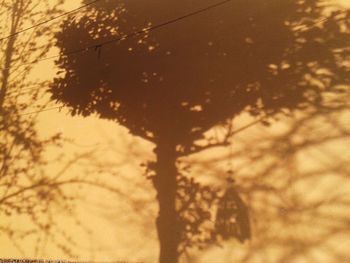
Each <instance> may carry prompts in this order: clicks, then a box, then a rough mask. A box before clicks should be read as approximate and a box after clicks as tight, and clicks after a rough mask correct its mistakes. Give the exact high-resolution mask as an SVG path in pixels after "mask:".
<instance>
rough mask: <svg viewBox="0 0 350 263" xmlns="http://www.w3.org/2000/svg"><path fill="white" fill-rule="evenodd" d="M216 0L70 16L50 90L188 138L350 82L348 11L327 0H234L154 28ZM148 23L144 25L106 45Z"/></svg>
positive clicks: (145, 130)
mask: <svg viewBox="0 0 350 263" xmlns="http://www.w3.org/2000/svg"><path fill="white" fill-rule="evenodd" d="M210 4H212V2H210V1H200V2H198V1H166V2H164V1H163V2H162V1H158V0H152V1H147V2H139V1H138V2H130V3H125V4H124V3H121V2H120V1H113V0H110V1H104V2H101V3H97V4H96V5H94V6H93V7H90V9H89V10H88V12H87V13H86V14H85V15H83V16H81V17H78V18H76V19H74V20H66V21H65V22H64V23H63V24H62V31H61V32H60V33H58V34H57V46H58V47H59V48H60V52H61V53H60V58H59V59H58V60H57V61H56V63H57V66H58V67H59V68H60V70H61V71H62V72H63V74H60V75H58V77H57V78H56V79H55V80H54V82H53V84H52V86H51V92H52V98H53V99H55V100H57V101H59V102H61V103H63V104H65V105H66V106H68V107H69V108H70V109H71V112H72V114H73V115H74V114H82V115H84V116H87V115H90V114H94V113H97V114H98V115H99V116H100V117H101V118H105V119H110V120H115V121H117V122H119V123H120V124H122V125H124V126H126V127H127V128H128V129H129V130H130V132H131V133H132V134H134V135H138V136H141V137H143V138H146V139H148V140H151V141H157V138H158V137H159V136H162V137H170V138H172V140H173V141H176V143H177V144H178V145H180V146H183V147H188V146H190V145H191V143H192V142H193V141H194V140H195V139H198V138H200V137H201V136H202V134H203V132H205V131H207V130H208V129H210V128H211V127H213V126H214V125H216V124H218V123H220V122H222V121H224V120H225V119H227V118H229V117H233V116H235V115H237V114H239V113H241V112H242V111H243V110H249V112H250V113H251V114H253V115H262V114H272V113H275V112H280V111H289V110H292V109H296V108H302V107H305V106H307V105H310V104H312V105H314V106H317V105H318V104H319V103H320V102H321V101H322V92H321V91H325V90H329V89H334V88H336V87H337V86H338V85H342V84H345V83H348V82H349V74H348V68H347V67H345V65H344V64H343V63H342V62H343V55H344V52H345V51H344V50H343V48H344V47H347V46H348V44H349V41H350V38H349V33H348V32H347V31H346V30H344V29H345V27H346V26H348V18H349V16H348V14H346V13H341V12H333V13H331V15H329V16H327V17H326V13H325V11H326V1H322V0H307V1H306V0H305V1H295V0H286V1H277V0H272V1H271V0H264V1H243V0H238V1H232V2H230V1H228V2H226V3H225V4H223V5H222V6H217V7H214V8H212V9H210V10H206V11H203V12H202V13H198V14H195V15H193V16H189V17H186V18H184V19H182V20H178V21H177V22H174V23H170V24H167V25H166V26H164V27H158V28H156V29H155V30H152V28H151V29H149V28H150V27H152V26H157V25H159V24H160V23H162V22H166V21H168V20H171V19H173V18H174V17H175V18H176V15H178V16H180V15H184V14H187V13H189V11H190V12H192V11H196V10H198V9H200V7H206V6H208V5H210ZM170 11H171V12H170ZM325 18H326V19H325ZM142 28H144V29H145V30H144V34H136V36H134V37H129V38H127V39H124V40H121V41H118V42H117V43H111V44H108V45H102V46H99V43H103V42H104V41H110V40H113V39H116V38H118V37H123V36H125V35H127V34H129V33H130V32H133V31H135V30H139V29H142ZM94 45H96V46H95V51H97V52H95V51H94V48H92V47H93V46H94ZM86 47H90V48H87V49H86V52H84V53H82V54H76V53H74V52H71V51H74V50H79V49H81V48H86ZM96 49H97V50H96ZM62 72H61V73H62ZM175 131H176V132H175Z"/></svg>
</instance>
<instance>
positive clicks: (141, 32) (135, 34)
mask: <svg viewBox="0 0 350 263" xmlns="http://www.w3.org/2000/svg"><path fill="white" fill-rule="evenodd" d="M97 1H100V0H96V1H94V2H97ZM231 1H232V0H224V1H221V2H218V3H216V4H212V5H209V6H207V7H204V8H202V9H199V10H197V11H193V12H190V13H188V14H185V15H182V16H180V17H177V18H174V19H170V20H168V21H165V22H163V23H160V24H157V25H154V26H150V27H146V28H143V29H141V30H138V31H134V32H131V33H129V34H126V35H124V36H122V37H118V38H114V39H111V40H107V41H104V42H101V43H98V44H94V45H90V46H86V47H84V48H79V49H76V50H72V51H68V52H66V53H65V54H64V55H72V54H78V53H83V52H87V51H89V50H96V49H101V48H102V47H103V46H105V45H109V44H112V43H116V42H119V41H122V40H125V39H128V38H131V37H134V36H138V35H141V34H145V33H147V32H149V31H153V30H156V29H158V28H161V27H164V26H167V25H169V24H173V23H176V22H178V21H180V20H183V19H186V18H189V17H191V16H194V15H197V14H200V13H203V12H206V11H208V10H210V9H213V8H216V7H219V6H222V5H224V4H226V3H228V2H231ZM94 2H91V3H94ZM91 3H89V4H91ZM348 12H349V10H344V11H339V13H348ZM328 19H329V17H326V18H323V19H320V20H318V21H316V22H314V23H313V25H310V26H308V25H301V26H300V27H299V28H297V29H295V30H294V32H299V31H303V30H310V29H312V28H314V27H315V26H316V25H318V24H320V23H323V22H325V21H327V20H328ZM60 56H61V55H53V56H49V57H46V58H42V59H36V60H33V61H31V62H27V63H23V64H20V65H18V67H21V66H26V65H31V64H35V63H38V62H42V61H48V60H52V59H55V58H59V57H60ZM18 67H17V68H18ZM3 69H9V68H3Z"/></svg>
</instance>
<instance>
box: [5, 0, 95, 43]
mask: <svg viewBox="0 0 350 263" xmlns="http://www.w3.org/2000/svg"><path fill="white" fill-rule="evenodd" d="M98 1H101V0H94V1H91V2H89V3H87V4H85V5H82V6H79V7H78V8H75V9H73V10H70V11H68V12H65V13H63V14H60V15H58V16H55V17H53V18H51V19H48V20H45V21H42V22H40V23H38V24H35V25H32V26H30V27H27V28H24V29H22V30H19V31H17V32H15V33H12V34H10V35H7V36H5V37H2V38H0V42H1V41H3V40H5V39H8V38H12V37H15V36H17V35H19V34H21V33H24V32H26V31H28V30H31V29H33V28H36V27H38V26H42V25H44V24H46V23H49V22H51V21H53V20H56V19H58V18H61V17H64V16H67V15H70V14H73V13H75V12H77V11H80V10H81V9H84V8H86V7H88V6H90V5H92V4H95V3H96V2H98Z"/></svg>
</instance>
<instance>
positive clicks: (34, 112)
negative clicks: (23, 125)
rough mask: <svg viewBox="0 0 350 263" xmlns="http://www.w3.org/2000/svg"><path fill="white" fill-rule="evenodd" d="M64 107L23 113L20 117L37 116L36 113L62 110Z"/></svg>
mask: <svg viewBox="0 0 350 263" xmlns="http://www.w3.org/2000/svg"><path fill="white" fill-rule="evenodd" d="M62 107H63V106H57V107H50V108H44V109H42V110H38V111H32V112H27V113H23V114H20V116H26V115H32V114H36V113H41V112H45V111H52V110H57V109H62Z"/></svg>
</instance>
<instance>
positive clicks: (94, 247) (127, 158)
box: [0, 0, 350, 263]
mask: <svg viewBox="0 0 350 263" xmlns="http://www.w3.org/2000/svg"><path fill="white" fill-rule="evenodd" d="M339 1H340V3H341V4H342V5H343V6H344V8H345V7H350V1H348V0H339ZM65 2H66V3H65V4H64V8H65V9H67V10H71V9H73V8H76V7H78V6H79V5H80V4H81V3H80V1H76V0H74V1H65ZM53 23H54V24H57V23H58V21H56V22H53ZM55 52H57V51H55V50H53V51H52V54H55ZM55 72H56V69H55V68H54V66H53V62H52V61H45V62H41V63H39V64H38V65H37V67H36V69H35V73H34V75H33V78H49V79H50V78H51V77H53V76H54V75H55ZM41 100H42V102H45V101H47V100H48V97H47V98H41ZM50 106H52V107H54V106H55V104H50ZM336 119H337V120H338V121H340V122H341V123H344V124H346V123H348V124H349V122H350V115H349V112H347V115H342V116H336ZM251 121H252V119H251V118H250V117H248V116H246V115H245V114H243V115H242V116H240V117H239V118H238V119H237V121H235V124H234V127H235V129H239V128H240V127H243V126H244V125H245V124H248V123H250V122H251ZM291 123H292V121H291V120H290V119H283V120H281V121H280V122H279V123H276V124H274V125H272V126H271V127H264V126H262V125H256V126H253V127H251V128H249V129H247V130H245V131H244V132H241V133H239V134H237V135H236V136H235V137H234V139H233V142H232V146H231V147H227V148H223V149H217V150H215V151H207V152H204V153H202V154H198V155H196V156H191V157H189V158H185V160H184V162H185V163H186V162H188V163H193V173H194V175H196V176H197V177H198V178H200V180H202V182H206V183H210V184H217V185H223V183H224V181H225V176H222V175H220V174H219V175H218V178H219V179H218V180H216V179H213V178H215V176H216V174H215V173H220V172H221V173H222V172H223V171H225V170H227V168H228V167H229V166H230V167H233V169H234V170H235V169H237V170H239V171H240V172H239V175H241V177H239V179H238V181H239V182H241V183H242V184H244V183H245V182H246V181H249V173H252V171H254V170H256V171H260V170H262V169H263V168H262V167H263V166H264V165H265V166H268V165H269V163H270V162H271V161H274V160H275V159H273V157H271V158H269V157H266V159H264V160H262V161H261V162H258V163H257V164H254V165H252V166H251V167H250V169H252V170H249V171H248V170H246V169H245V168H241V167H243V166H244V165H245V164H246V163H247V162H248V161H249V157H248V155H249V151H248V150H249V147H253V146H249V143H248V142H253V141H254V142H256V144H259V143H260V142H261V141H262V140H263V139H261V138H263V137H264V136H266V138H267V137H269V138H275V137H278V136H280V135H282V134H284V132H285V131H288V129H289V127H290V125H292V124H291ZM312 125H314V126H315V127H317V126H318V128H317V129H318V130H317V129H315V130H317V131H320V129H321V130H322V129H324V131H323V130H322V132H320V136H321V135H322V134H324V133H327V132H331V131H332V127H331V126H330V125H329V124H327V123H324V122H323V120H320V121H319V123H318V124H317V122H315V123H312ZM312 125H311V126H312ZM322 127H323V128H322ZM38 131H39V134H40V136H42V137H43V138H45V137H48V136H50V135H52V134H55V133H58V132H59V133H62V135H63V136H64V137H65V138H68V139H69V141H68V142H66V143H65V144H63V145H62V147H61V149H59V150H57V149H48V150H47V158H48V159H49V160H53V161H52V162H51V163H50V166H49V169H48V173H49V174H52V176H54V175H55V173H56V172H57V171H59V170H61V169H62V167H63V166H64V162H63V161H62V162H56V161H54V160H55V158H56V157H57V156H58V155H59V154H62V153H64V156H63V160H65V161H68V160H70V159H72V158H76V157H77V156H80V155H84V154H85V155H87V156H92V158H93V161H90V162H89V161H87V160H85V159H84V158H82V159H81V160H80V159H79V158H78V161H77V162H76V164H75V165H73V166H72V168H71V169H70V170H68V171H67V175H66V176H68V177H70V176H75V175H78V176H82V177H84V176H85V174H84V173H86V176H92V177H91V178H93V179H96V178H97V174H96V175H91V174H88V173H87V171H90V170H89V169H95V170H94V171H96V170H98V169H97V168H96V167H97V166H98V165H100V166H102V167H103V169H102V170H103V171H102V172H101V173H99V174H98V176H99V180H102V181H103V182H104V183H107V184H111V185H117V186H120V189H121V192H122V193H111V192H108V191H106V190H102V189H98V188H89V187H82V188H78V186H77V185H72V186H67V188H66V191H67V192H70V193H72V194H76V195H77V197H78V201H77V203H76V207H77V210H76V215H75V216H74V217H72V216H70V215H69V214H68V213H66V212H67V211H59V210H58V214H57V221H58V222H59V224H60V226H61V228H62V229H63V230H64V231H65V232H67V233H69V234H70V235H72V236H73V238H74V239H76V240H78V242H79V244H78V246H77V247H78V249H77V253H78V259H79V260H81V261H83V260H96V261H116V260H125V261H130V262H133V261H144V262H149V263H151V262H156V261H157V258H158V240H157V234H156V229H155V223H154V221H155V218H156V215H157V203H156V200H155V196H156V193H155V190H154V189H153V187H152V184H151V182H150V181H149V180H147V179H146V178H145V176H144V175H143V169H142V167H141V166H140V164H141V163H143V162H145V161H147V160H153V159H154V155H153V152H152V149H153V147H154V145H152V144H151V143H149V142H146V141H144V140H142V139H140V138H136V137H133V136H131V135H130V134H129V133H128V131H127V130H126V129H125V128H123V127H121V126H119V125H118V124H116V123H114V122H112V121H106V120H101V119H98V118H96V117H87V118H83V117H71V116H70V115H69V114H67V111H66V110H65V109H62V110H61V111H58V110H52V111H47V112H42V113H41V114H40V116H39V123H38ZM210 132H211V133H214V132H220V128H218V127H216V128H214V129H213V130H211V131H210ZM301 136H302V133H301ZM267 139H268V138H267ZM348 143H349V140H348V139H344V140H334V141H331V142H330V143H325V144H322V146H320V147H318V146H315V147H309V148H307V149H306V150H303V151H301V152H300V153H299V154H298V155H297V156H294V157H295V158H294V159H293V161H294V162H295V164H296V167H297V168H296V171H295V173H298V174H306V173H311V172H314V171H319V170H320V171H322V169H324V167H329V166H330V165H331V164H332V162H333V159H332V158H335V157H334V156H336V157H337V159H339V158H341V159H342V160H344V162H345V161H346V160H350V150H349V149H348V148H349V147H347V145H348ZM87 153H88V154H87ZM240 153H245V154H247V156H242V155H240ZM230 154H231V155H232V156H236V155H235V154H237V158H235V159H234V160H232V162H231V161H229V162H227V161H226V159H225V158H224V157H225V156H227V155H230ZM221 157H222V158H221ZM279 162H282V161H281V160H279ZM208 163H211V164H212V165H213V167H214V169H213V170H211V171H210V170H208V169H207V168H206V164H208ZM94 165H95V166H94ZM90 166H91V167H90ZM92 166H94V167H92ZM288 169H289V168H288V167H284V168H283V167H282V168H280V169H279V170H277V171H276V178H279V177H278V176H279V175H280V174H288ZM107 171H112V173H111V174H108V172H107ZM205 173H207V174H205ZM94 176H95V177H94ZM271 180H272V179H271ZM291 180H292V179H291ZM281 184H282V183H281ZM310 187H311V188H312V191H309V192H308V193H307V192H306V189H310ZM349 187H350V183H349V181H348V180H346V179H344V178H341V177H338V176H332V173H329V174H326V175H325V176H324V177H322V180H310V181H304V182H303V183H300V185H299V183H295V185H294V184H293V189H292V190H288V191H291V192H293V191H294V192H293V193H294V194H293V193H289V192H288V193H286V198H287V197H290V196H293V198H294V197H295V196H299V197H298V198H301V197H300V196H302V197H303V198H305V199H308V200H309V199H310V200H323V199H324V198H325V195H327V194H329V193H332V194H344V195H345V194H347V191H348V189H349ZM295 198H296V199H298V198H297V197H295ZM293 200H294V199H293ZM347 200H349V199H347ZM294 201H295V200H294ZM266 202H272V203H274V202H275V200H273V197H271V200H266ZM276 202H277V201H276ZM256 209H257V211H260V210H259V209H266V208H262V207H260V206H257V208H256ZM325 209H329V211H331V213H334V214H336V213H345V212H347V213H348V212H349V211H338V210H339V208H338V207H332V206H330V207H327V206H326V208H325ZM340 210H341V209H340ZM263 211H265V210H263ZM266 213H267V212H266ZM77 219H78V220H79V221H81V222H82V225H84V227H80V226H77V225H76V220H77ZM6 220H7V219H6V218H5V217H4V216H2V215H0V221H1V222H6V223H8V224H12V225H16V226H18V227H19V228H20V227H21V226H22V225H23V226H25V225H26V224H27V222H26V221H25V220H24V219H22V218H20V217H19V218H18V220H17V221H16V222H7V221H6ZM255 220H256V221H259V220H261V221H264V220H265V219H264V218H262V219H260V218H259V219H255ZM268 220H269V219H268ZM278 220H281V218H278ZM298 220H300V224H299V225H298V227H297V228H290V229H289V228H288V225H287V226H284V225H282V226H280V228H279V227H277V226H274V227H271V229H270V231H272V232H274V231H276V232H278V231H285V236H288V237H290V236H293V235H295V240H297V235H298V234H299V235H302V234H304V232H305V231H310V229H311V230H312V225H310V221H308V219H305V222H308V223H305V225H304V224H303V223H302V222H303V221H302V220H304V219H300V218H299V219H298V218H296V219H295V221H298ZM282 221H283V220H282ZM314 222H315V224H317V223H318V221H317V220H315V221H314ZM279 223H280V224H283V222H280V221H279ZM294 223H295V224H297V223H296V222H294ZM291 224H292V223H291ZM266 225H267V226H266ZM268 227H269V226H268V224H265V225H264V226H261V227H260V226H259V229H258V228H257V229H256V231H257V232H258V231H261V232H262V233H264V232H263V230H264V231H267V230H266V229H264V228H268ZM87 229H88V231H87ZM281 229H282V230H281ZM305 229H306V230H305ZM320 231H322V230H320ZM253 233H254V232H253ZM253 235H254V234H253ZM337 238H338V239H335V240H330V241H329V242H330V243H331V244H332V247H333V246H334V247H336V248H337V249H339V251H340V252H339V253H342V250H346V249H348V247H349V246H350V236H339V237H337ZM254 239H255V238H254V237H253V240H252V241H249V242H248V243H247V244H245V245H240V244H239V243H238V242H236V241H232V242H227V243H225V244H224V245H223V247H222V248H218V247H213V248H211V249H209V250H208V251H204V252H200V256H199V257H195V256H194V255H188V258H187V259H186V258H185V259H184V262H193V263H196V262H198V263H199V262H201V263H211V262H218V263H220V262H222V263H229V262H233V261H231V260H232V259H234V258H244V255H245V253H247V251H250V250H254V251H255V252H254V257H252V258H250V259H249V260H250V261H249V263H261V262H271V263H274V262H275V261H273V260H274V258H275V255H278V254H279V253H281V250H282V248H281V247H283V245H273V246H271V247H268V248H266V249H265V248H263V249H261V251H260V254H259V251H258V250H259V248H258V247H257V246H258V245H257V244H260V243H258V242H256V243H255V240H254ZM257 239H258V238H257ZM291 239H293V238H291ZM259 242H260V241H259ZM333 243H334V244H335V245H334V244H333ZM19 245H20V246H21V247H22V249H23V252H24V253H25V256H26V257H29V258H41V259H70V258H69V257H67V255H65V254H64V253H63V252H62V251H60V250H58V249H57V248H55V246H54V245H53V244H50V242H45V238H44V237H42V239H40V241H39V242H38V241H37V239H35V238H33V239H28V240H23V243H22V244H19ZM35 246H38V247H39V249H38V252H37V253H35V252H34V250H35V249H34V247H35ZM285 246H287V245H285ZM300 249H302V248H300ZM290 253H292V252H290ZM23 256H24V255H23V254H22V253H21V252H20V251H19V250H18V248H16V245H15V244H13V243H11V242H9V240H8V239H7V238H6V237H1V236H0V258H22V257H23ZM312 256H313V259H314V260H315V261H312V262H321V263H328V262H334V261H327V253H325V251H322V250H321V251H317V249H315V250H313V252H312ZM269 259H270V261H269ZM186 260H187V261H186ZM196 260H197V261H196ZM308 260H309V258H308V257H305V258H303V257H298V258H295V259H293V260H291V261H288V262H285V263H304V262H305V263H309V262H311V261H308ZM317 260H318V261H317ZM349 260H350V259H349ZM237 262H239V261H237ZM242 262H248V261H242ZM276 263H277V262H276ZM283 263H284V262H283Z"/></svg>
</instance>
